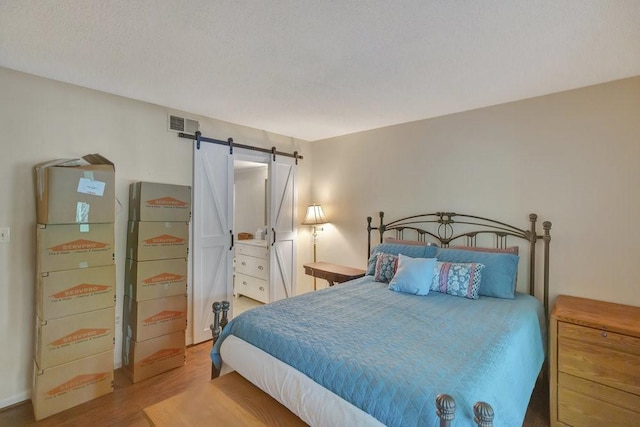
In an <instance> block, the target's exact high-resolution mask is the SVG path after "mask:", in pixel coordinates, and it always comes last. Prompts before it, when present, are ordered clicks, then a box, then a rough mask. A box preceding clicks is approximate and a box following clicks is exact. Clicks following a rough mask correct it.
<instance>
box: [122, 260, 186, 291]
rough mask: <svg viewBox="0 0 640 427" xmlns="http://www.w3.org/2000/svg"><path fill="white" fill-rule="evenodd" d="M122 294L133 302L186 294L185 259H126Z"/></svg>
mask: <svg viewBox="0 0 640 427" xmlns="http://www.w3.org/2000/svg"><path fill="white" fill-rule="evenodd" d="M124 293H125V295H129V296H130V297H131V299H132V300H133V301H145V300H149V299H155V298H164V297H170V296H173V295H186V294H187V259H186V258H185V259H182V258H176V259H163V260H157V261H135V260H132V259H127V265H126V267H125V280H124Z"/></svg>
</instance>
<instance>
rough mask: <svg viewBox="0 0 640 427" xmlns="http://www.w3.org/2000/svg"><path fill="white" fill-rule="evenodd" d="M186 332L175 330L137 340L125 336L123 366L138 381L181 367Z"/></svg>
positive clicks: (183, 357) (132, 380) (184, 354)
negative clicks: (170, 332) (144, 339)
mask: <svg viewBox="0 0 640 427" xmlns="http://www.w3.org/2000/svg"><path fill="white" fill-rule="evenodd" d="M185 349H186V346H185V332H184V331H180V332H174V333H172V334H168V335H162V336H159V337H156V338H151V339H149V340H146V341H135V340H133V339H131V338H130V337H125V342H124V345H123V349H122V350H123V352H122V353H123V354H122V366H123V367H124V370H125V372H126V373H127V375H128V376H129V378H130V379H131V382H134V383H137V382H138V381H142V380H144V379H147V378H151V377H153V376H155V375H158V374H161V373H162V372H166V371H168V370H170V369H174V368H179V367H180V366H183V365H184V361H185V356H186V353H185V351H186V350H185Z"/></svg>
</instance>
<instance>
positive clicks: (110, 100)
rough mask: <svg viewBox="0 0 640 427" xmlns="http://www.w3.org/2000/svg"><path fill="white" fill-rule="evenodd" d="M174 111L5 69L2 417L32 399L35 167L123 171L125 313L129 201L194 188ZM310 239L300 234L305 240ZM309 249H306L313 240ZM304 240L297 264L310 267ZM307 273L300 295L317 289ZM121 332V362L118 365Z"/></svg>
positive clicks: (216, 132) (1, 116)
mask: <svg viewBox="0 0 640 427" xmlns="http://www.w3.org/2000/svg"><path fill="white" fill-rule="evenodd" d="M168 111H171V110H168V109H167V108H164V107H160V106H156V105H151V104H146V103H142V102H137V101H133V100H131V99H126V98H122V97H118V96H114V95H108V94H105V93H101V92H97V91H92V90H88V89H84V88H80V87H77V86H72V85H67V84H63V83H59V82H55V81H52V80H47V79H41V78H37V77H33V76H29V75H26V74H23V73H18V72H14V71H10V70H7V69H3V68H0V131H1V132H2V134H1V136H0V150H1V154H0V227H4V226H10V227H11V243H9V244H0V325H2V328H0V348H2V350H0V378H2V381H0V408H1V407H4V406H7V405H11V404H13V403H16V402H19V401H22V400H25V399H28V398H29V397H30V389H31V376H32V372H31V369H32V361H31V358H32V353H33V347H32V339H33V332H32V331H33V325H34V321H33V320H34V310H33V306H34V304H33V300H34V292H33V289H34V277H35V274H34V252H35V221H36V219H35V193H34V179H33V166H34V165H35V164H36V163H38V162H41V161H45V160H51V159H56V158H63V157H78V156H82V155H85V154H88V153H101V154H103V155H104V156H106V157H107V158H109V159H110V160H112V161H113V162H114V163H115V165H116V197H117V198H118V199H119V201H120V202H121V203H122V208H119V209H117V214H116V265H117V267H116V269H117V270H116V271H117V291H116V292H117V306H116V313H118V315H120V314H121V312H122V296H123V289H124V285H123V283H124V270H123V268H122V266H124V260H125V245H126V237H125V236H126V221H127V219H128V218H127V216H128V213H127V198H128V186H129V183H131V182H134V181H153V182H167V183H173V184H180V185H191V178H192V148H191V143H190V142H188V140H185V139H181V138H178V137H177V136H176V134H175V133H172V132H168V131H167V112H168ZM196 119H198V120H199V121H200V124H201V130H202V133H203V135H205V136H209V137H214V138H218V139H226V138H228V137H230V136H232V137H233V138H234V140H235V141H236V142H237V143H242V144H249V145H257V146H262V147H266V148H271V146H274V145H275V146H277V147H278V150H280V151H294V150H298V151H299V152H300V154H302V155H305V154H307V153H306V151H308V150H307V147H308V145H307V143H306V142H303V141H299V140H294V139H292V138H289V137H284V136H279V135H274V134H269V133H267V132H264V131H260V130H256V129H251V128H247V127H243V126H239V125H234V124H230V123H226V122H222V121H218V120H213V119H207V118H203V117H196ZM309 165H310V161H308V162H307V159H305V160H302V161H301V167H300V168H299V178H300V179H299V189H300V196H299V202H300V204H301V206H302V208H300V211H301V213H300V215H304V207H305V206H306V204H307V203H308V202H309V200H308V199H307V197H306V195H307V194H308V193H309V191H308V188H309V173H310V167H309ZM306 234H308V233H307V232H306V230H302V233H301V235H302V236H305V235H306ZM307 240H308V239H307ZM305 242H306V240H305V239H303V243H302V244H301V245H299V253H298V259H308V257H309V247H308V245H307V244H305ZM311 286H312V285H311V282H310V280H309V279H308V277H306V276H304V274H303V272H302V271H300V274H299V283H298V288H299V289H300V290H301V291H305V290H309V289H311ZM120 349H121V335H120V330H119V328H117V336H116V351H115V354H114V359H115V360H114V362H115V363H116V366H119V365H120V361H121V356H120Z"/></svg>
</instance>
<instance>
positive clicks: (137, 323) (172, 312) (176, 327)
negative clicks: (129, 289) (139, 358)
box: [123, 295, 187, 341]
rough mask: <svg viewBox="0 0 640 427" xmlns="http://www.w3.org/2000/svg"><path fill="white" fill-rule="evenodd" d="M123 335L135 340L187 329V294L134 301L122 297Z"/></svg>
mask: <svg viewBox="0 0 640 427" xmlns="http://www.w3.org/2000/svg"><path fill="white" fill-rule="evenodd" d="M123 312H124V331H123V332H124V333H123V335H124V336H128V337H131V338H132V339H134V340H136V341H145V340H148V339H151V338H155V337H159V336H161V335H167V334H170V333H173V332H178V331H184V330H185V329H187V296H186V295H176V296H172V297H166V298H157V299H150V300H146V301H139V302H135V301H133V300H132V299H131V298H130V297H128V296H126V295H125V297H124V307H123Z"/></svg>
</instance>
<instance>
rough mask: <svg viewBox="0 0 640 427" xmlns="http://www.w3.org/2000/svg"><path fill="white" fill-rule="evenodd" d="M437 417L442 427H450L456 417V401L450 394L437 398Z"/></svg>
mask: <svg viewBox="0 0 640 427" xmlns="http://www.w3.org/2000/svg"><path fill="white" fill-rule="evenodd" d="M436 415H437V416H438V417H439V418H440V427H449V426H450V425H451V421H452V420H453V419H454V418H455V416H456V401H455V400H454V399H453V397H451V396H450V395H448V394H439V395H438V396H437V397H436Z"/></svg>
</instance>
